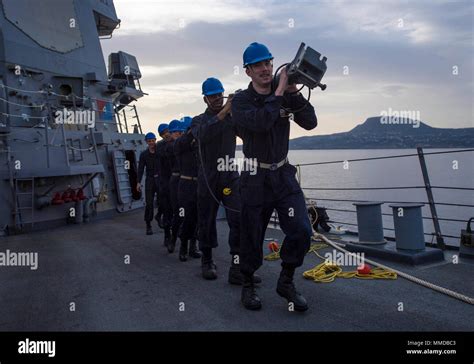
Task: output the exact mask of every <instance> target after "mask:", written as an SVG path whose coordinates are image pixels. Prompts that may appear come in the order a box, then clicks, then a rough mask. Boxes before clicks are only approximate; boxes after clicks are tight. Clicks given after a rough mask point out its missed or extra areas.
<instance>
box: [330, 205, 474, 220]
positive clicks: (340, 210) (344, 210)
mask: <svg viewBox="0 0 474 364" xmlns="http://www.w3.org/2000/svg"><path fill="white" fill-rule="evenodd" d="M325 209H326V210H328V211H339V212H353V213H357V211H356V210H347V209H334V208H330V207H325ZM382 216H393V215H392V214H387V213H382ZM421 218H422V219H425V220H431V217H429V216H422V217H421ZM438 220H442V221H454V222H468V221H469V220H460V219H448V218H442V217H438Z"/></svg>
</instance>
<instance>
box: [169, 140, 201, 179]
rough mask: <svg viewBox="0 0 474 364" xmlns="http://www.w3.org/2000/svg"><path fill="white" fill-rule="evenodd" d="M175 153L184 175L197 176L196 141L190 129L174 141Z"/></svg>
mask: <svg viewBox="0 0 474 364" xmlns="http://www.w3.org/2000/svg"><path fill="white" fill-rule="evenodd" d="M174 155H175V157H176V160H177V163H178V165H179V171H180V173H181V174H182V175H184V176H188V177H196V176H197V173H198V165H197V159H196V141H195V140H194V136H193V135H192V133H191V132H190V131H189V132H187V133H185V134H183V135H182V136H181V137H179V138H178V139H176V141H175V143H174Z"/></svg>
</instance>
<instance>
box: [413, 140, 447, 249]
mask: <svg viewBox="0 0 474 364" xmlns="http://www.w3.org/2000/svg"><path fill="white" fill-rule="evenodd" d="M416 151H417V152H418V159H419V160H420V167H421V173H422V174H423V180H424V182H425V189H426V195H427V197H428V203H429V205H430V211H431V218H432V220H433V226H434V229H435V233H436V242H437V246H438V248H440V249H443V250H444V249H446V244H445V243H444V239H443V235H441V228H440V226H439V221H438V214H437V213H436V205H435V203H434V197H433V192H432V190H431V184H430V177H429V175H428V169H427V168H426V161H425V156H424V154H423V148H421V147H417V148H416Z"/></svg>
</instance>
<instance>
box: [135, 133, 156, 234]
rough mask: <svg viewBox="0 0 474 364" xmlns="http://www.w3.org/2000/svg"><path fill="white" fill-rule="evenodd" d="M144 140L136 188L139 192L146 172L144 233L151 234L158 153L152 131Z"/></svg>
mask: <svg viewBox="0 0 474 364" xmlns="http://www.w3.org/2000/svg"><path fill="white" fill-rule="evenodd" d="M145 141H146V143H147V144H148V148H147V149H145V150H144V151H143V152H141V153H140V158H139V162H138V179H137V181H138V182H137V185H136V189H137V191H138V192H141V190H142V185H141V181H142V178H143V174H144V173H145V172H146V179H145V203H146V205H145V218H144V219H145V223H146V234H147V235H152V234H153V230H152V228H151V221H152V220H153V214H154V209H155V195H156V196H158V194H159V185H158V183H159V179H158V155H157V153H156V136H155V134H153V133H147V134H146V135H145Z"/></svg>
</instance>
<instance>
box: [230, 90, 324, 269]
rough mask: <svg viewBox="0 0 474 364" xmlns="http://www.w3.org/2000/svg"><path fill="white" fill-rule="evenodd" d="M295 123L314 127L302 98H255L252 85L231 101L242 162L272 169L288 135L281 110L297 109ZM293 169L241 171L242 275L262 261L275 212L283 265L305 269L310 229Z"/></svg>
mask: <svg viewBox="0 0 474 364" xmlns="http://www.w3.org/2000/svg"><path fill="white" fill-rule="evenodd" d="M305 104H306V107H305V108H304V109H303V110H302V111H300V112H298V113H296V114H295V115H294V120H295V122H296V123H297V124H298V125H300V126H301V127H302V128H304V129H306V130H311V129H314V128H315V127H316V125H317V119H316V114H315V111H314V108H313V106H312V105H311V104H310V103H309V102H308V101H307V100H305V99H304V98H303V96H301V95H285V96H275V94H274V93H271V94H269V95H260V94H258V93H257V92H256V91H255V89H254V88H253V86H252V83H250V85H249V87H248V88H247V89H246V90H244V91H241V92H239V93H237V94H236V95H235V97H234V99H233V101H232V119H233V122H234V124H235V126H236V131H237V135H238V136H240V137H241V138H242V140H243V152H244V155H245V157H246V158H255V159H256V160H257V161H258V162H259V163H267V164H273V163H278V162H280V161H283V160H285V158H287V154H288V141H289V136H290V120H289V114H288V113H286V112H285V111H284V110H283V109H282V108H281V106H284V107H285V108H291V109H294V110H298V108H300V107H301V106H303V105H305ZM295 174H296V168H295V167H294V166H292V165H291V164H289V163H286V164H284V165H283V166H281V167H280V168H277V169H274V170H270V169H264V168H260V167H259V168H258V169H257V173H256V174H255V175H251V174H250V172H249V171H242V173H241V175H240V194H241V204H242V209H241V222H242V225H241V243H240V244H241V245H240V270H241V272H242V273H243V274H246V275H252V274H253V273H254V272H255V271H256V270H257V269H258V268H259V267H260V266H261V265H262V262H263V250H262V245H263V241H264V238H265V230H266V228H267V225H268V222H269V220H270V217H271V215H272V213H273V210H274V209H276V211H277V213H278V219H279V222H280V227H281V229H282V230H283V232H284V234H285V239H284V241H283V245H282V248H281V251H280V256H281V259H282V266H283V267H288V268H296V267H299V266H301V265H302V264H303V260H304V256H305V254H306V253H307V251H308V249H309V247H310V242H311V235H312V229H311V225H310V221H309V218H308V213H307V208H306V204H305V200H304V196H303V192H302V190H301V188H300V186H299V184H298V181H297V180H296V178H295Z"/></svg>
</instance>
